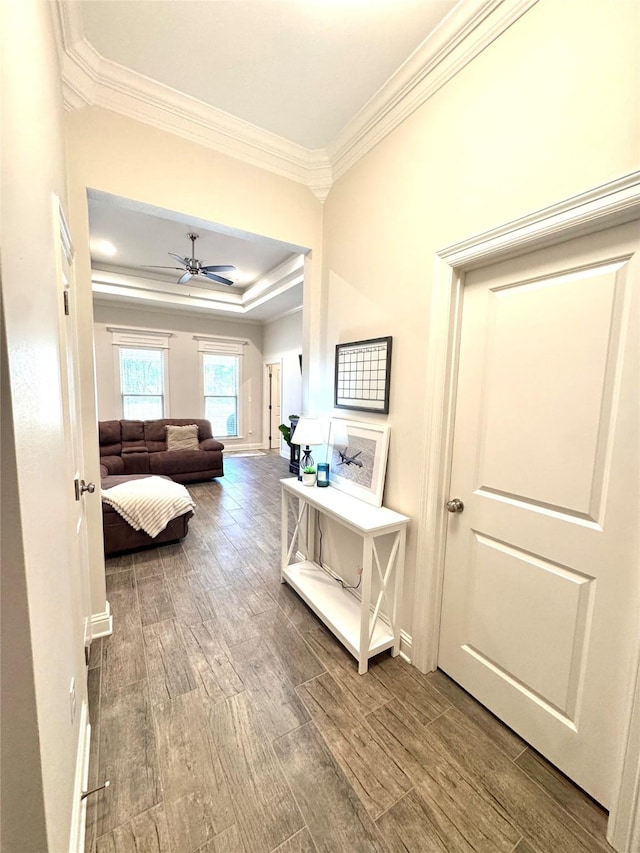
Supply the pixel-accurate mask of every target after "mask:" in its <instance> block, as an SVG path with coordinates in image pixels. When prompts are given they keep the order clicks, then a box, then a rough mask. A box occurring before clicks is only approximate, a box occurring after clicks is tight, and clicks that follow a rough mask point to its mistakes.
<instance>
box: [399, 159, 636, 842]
mask: <svg viewBox="0 0 640 853" xmlns="http://www.w3.org/2000/svg"><path fill="white" fill-rule="evenodd" d="M636 219H640V171H636V172H632V173H630V174H628V175H624V176H622V177H621V178H618V179H616V180H614V181H610V182H608V183H606V184H602V185H600V186H598V187H595V188H593V189H591V190H588V191H587V192H584V193H580V194H579V195H576V196H573V197H571V198H568V199H565V200H563V201H561V202H558V203H556V204H554V205H551V206H550V207H546V208H543V209H542V210H539V211H536V212H534V213H531V214H529V215H527V216H524V217H521V218H518V219H515V220H512V221H511V222H508V223H506V224H504V225H501V226H499V227H497V228H494V229H491V230H489V231H484V232H482V233H480V234H477V235H475V236H473V237H470V238H468V239H466V240H462V241H460V242H457V243H453V244H451V245H449V246H446V247H445V248H444V249H442V250H440V251H439V252H437V253H436V256H435V259H434V271H433V286H432V293H431V304H430V316H429V338H428V350H427V364H426V370H425V376H426V399H425V413H424V422H425V425H426V428H425V431H424V434H425V441H424V445H423V458H424V461H425V465H424V477H423V480H422V487H421V494H420V506H419V511H418V535H417V558H416V580H415V592H414V606H413V626H414V629H413V637H412V655H411V657H412V661H411V662H412V663H413V664H414V666H416V667H417V668H418V669H419V670H420V671H422V672H428V671H431V670H434V669H436V667H437V660H438V642H439V633H440V617H441V602H442V586H443V579H444V559H445V548H446V534H447V526H446V512H445V504H446V501H447V499H448V496H449V479H450V473H451V461H452V450H453V424H454V415H455V398H456V376H457V366H458V350H459V345H460V320H461V313H462V296H463V291H464V280H465V275H466V273H467V272H469V271H471V270H473V269H477V268H479V267H483V266H487V265H488V264H492V263H495V262H496V261H501V260H506V259H507V258H512V257H517V256H519V255H522V254H525V253H527V252H531V251H533V250H536V249H542V248H544V247H546V246H551V245H554V244H557V243H561V242H564V241H566V240H569V239H573V238H574V237H580V236H584V235H587V234H592V233H595V232H597V231H602V230H604V229H607V228H612V227H615V226H616V225H621V224H623V223H626V222H632V221H634V220H636ZM639 570H640V566H639ZM635 657H636V666H635V678H634V679H633V681H634V683H633V684H631V685H630V686H629V691H628V707H629V725H628V728H627V732H626V735H625V738H626V742H625V750H624V756H623V762H622V767H621V771H620V785H619V789H618V791H617V793H616V795H615V796H614V800H613V804H612V807H611V812H610V818H609V827H608V836H607V837H608V840H609V843H610V844H611V845H612V846H613V847H614V848H615V849H616V850H618V851H620V853H632V851H633V850H638V849H640V638H639V641H638V647H637V649H636V652H635Z"/></svg>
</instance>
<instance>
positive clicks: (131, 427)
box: [120, 420, 144, 445]
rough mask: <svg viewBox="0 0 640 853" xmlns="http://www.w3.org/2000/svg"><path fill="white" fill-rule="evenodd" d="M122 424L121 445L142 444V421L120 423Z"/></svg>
mask: <svg viewBox="0 0 640 853" xmlns="http://www.w3.org/2000/svg"><path fill="white" fill-rule="evenodd" d="M120 423H121V424H122V443H123V445H124V444H125V442H135V443H137V444H144V421H124V420H123V421H120Z"/></svg>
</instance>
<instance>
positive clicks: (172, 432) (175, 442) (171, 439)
mask: <svg viewBox="0 0 640 853" xmlns="http://www.w3.org/2000/svg"><path fill="white" fill-rule="evenodd" d="M166 430H167V451H176V450H199V449H200V445H199V442H198V427H197V426H196V424H184V426H177V425H176V424H167V426H166Z"/></svg>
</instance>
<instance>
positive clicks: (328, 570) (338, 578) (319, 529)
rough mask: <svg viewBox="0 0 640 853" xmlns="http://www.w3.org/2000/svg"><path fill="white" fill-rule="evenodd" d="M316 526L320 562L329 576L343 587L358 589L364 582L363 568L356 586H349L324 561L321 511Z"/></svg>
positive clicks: (359, 572) (359, 570) (317, 514)
mask: <svg viewBox="0 0 640 853" xmlns="http://www.w3.org/2000/svg"><path fill="white" fill-rule="evenodd" d="M316 526H317V528H318V563H319V565H320V567H321V568H322V569H324V571H325V572H326V573H327V574H328V575H329V577H331V578H333V579H334V581H337V582H338V583H339V584H340V586H341V587H342V589H358V587H359V586H360V584H361V583H362V568H360V569H358V574H359V575H360V580H359V581H358V583H357V584H356V585H355V586H348V584H346V583H345V582H344V581H343V580H342V578H341V577H339V576H338V575H337V574H336V573H335V572H333V571H332V570H331V569H330V568H329V567H328V566H325V564H324V563H323V562H322V525H321V524H320V513H316Z"/></svg>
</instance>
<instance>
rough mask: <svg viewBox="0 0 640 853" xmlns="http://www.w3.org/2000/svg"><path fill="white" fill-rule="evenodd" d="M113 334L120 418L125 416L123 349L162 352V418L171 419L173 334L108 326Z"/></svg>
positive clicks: (116, 390)
mask: <svg viewBox="0 0 640 853" xmlns="http://www.w3.org/2000/svg"><path fill="white" fill-rule="evenodd" d="M107 331H108V332H111V336H112V341H111V342H112V345H113V355H114V358H113V363H114V370H115V396H116V397H117V398H118V404H117V405H118V410H119V412H120V417H121V418H123V419H124V418H125V414H124V395H123V393H122V381H121V373H120V351H121V350H123V349H136V350H162V351H163V353H166V354H163V357H162V386H163V387H162V417H163V418H168V417H171V396H170V389H169V348H170V347H169V339H170V338H172V337H174V333H173V332H168V331H165V330H160V329H141V328H134V327H130V326H107Z"/></svg>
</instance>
